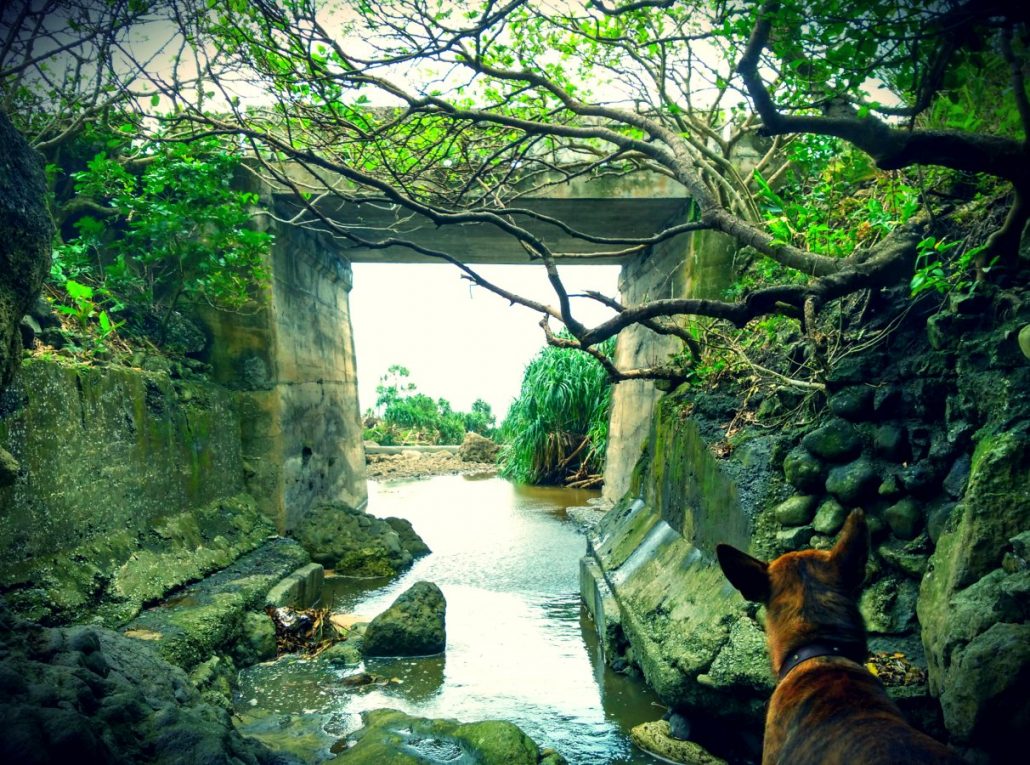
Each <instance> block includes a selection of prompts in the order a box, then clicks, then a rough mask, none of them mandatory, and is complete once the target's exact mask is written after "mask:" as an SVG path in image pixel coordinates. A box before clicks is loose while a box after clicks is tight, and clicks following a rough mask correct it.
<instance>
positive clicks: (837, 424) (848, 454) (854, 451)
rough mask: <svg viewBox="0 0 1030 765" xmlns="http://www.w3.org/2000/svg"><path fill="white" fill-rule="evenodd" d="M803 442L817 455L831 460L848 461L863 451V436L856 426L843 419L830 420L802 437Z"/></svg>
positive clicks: (803, 444)
mask: <svg viewBox="0 0 1030 765" xmlns="http://www.w3.org/2000/svg"><path fill="white" fill-rule="evenodd" d="M801 444H802V446H804V447H805V448H806V449H808V451H810V452H811V453H812V454H814V455H815V456H817V457H822V458H823V459H825V460H829V461H830V462H847V461H848V460H852V459H854V458H855V457H857V456H858V454H859V452H861V451H862V438H861V436H859V434H858V431H857V430H856V429H855V426H854V425H852V424H851V423H850V422H846V421H845V420H841V419H834V420H830V422H828V423H826V424H825V425H823V426H822V427H821V428H816V429H815V430H813V431H811V432H810V433H809V434H808V435H806V436H805V437H804V438H803V439H801Z"/></svg>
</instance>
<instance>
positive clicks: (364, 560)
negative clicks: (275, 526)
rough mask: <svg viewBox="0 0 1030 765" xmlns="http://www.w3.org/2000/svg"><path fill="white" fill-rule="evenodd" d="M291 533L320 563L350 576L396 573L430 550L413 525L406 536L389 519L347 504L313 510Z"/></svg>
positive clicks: (338, 572) (406, 532)
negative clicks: (386, 519)
mask: <svg viewBox="0 0 1030 765" xmlns="http://www.w3.org/2000/svg"><path fill="white" fill-rule="evenodd" d="M409 531H410V534H409V533H408V532H409ZM290 533H291V534H292V535H293V537H294V538H295V539H296V540H297V541H298V542H300V544H301V545H302V546H303V547H304V549H306V550H307V551H308V553H310V555H311V558H312V560H314V561H315V562H316V563H321V564H322V565H323V566H325V567H326V568H331V569H334V570H335V571H336V573H337V574H347V575H350V576H393V575H394V574H396V573H397V572H398V571H400V570H402V569H404V568H406V567H407V566H410V565H411V562H412V561H413V560H414V558H415V556H416V555H421V554H424V552H425V550H428V549H429V548H427V547H425V543H423V542H422V540H421V539H420V538H419V537H418V535H417V534H415V532H414V530H411V529H410V524H408V528H407V529H406V530H405V533H404V537H403V538H402V536H401V534H399V533H398V532H397V530H396V528H395V527H394V526H393V525H391V524H390V523H389V522H387V521H385V520H383V519H381V518H376V517H375V516H373V515H369V514H368V513H366V512H364V511H362V510H355V509H354V508H352V507H348V506H347V505H343V504H332V505H323V506H322V507H319V508H317V509H315V510H312V511H311V512H309V513H308V514H307V515H306V516H305V517H304V519H303V520H302V521H301V523H300V524H299V526H298V527H297V528H294V529H293V530H291V532H290ZM416 540H417V543H416ZM413 551H414V552H413Z"/></svg>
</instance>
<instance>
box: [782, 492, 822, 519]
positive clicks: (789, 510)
mask: <svg viewBox="0 0 1030 765" xmlns="http://www.w3.org/2000/svg"><path fill="white" fill-rule="evenodd" d="M815 502H816V497H814V496H812V495H799V496H796V497H791V498H790V499H788V500H785V501H784V502H781V503H780V504H778V505H777V506H776V509H775V510H773V514H774V515H775V516H776V520H777V521H779V523H781V524H782V525H784V526H804V525H805V524H806V523H808V522H809V521H811V520H812V514H813V512H814V510H815Z"/></svg>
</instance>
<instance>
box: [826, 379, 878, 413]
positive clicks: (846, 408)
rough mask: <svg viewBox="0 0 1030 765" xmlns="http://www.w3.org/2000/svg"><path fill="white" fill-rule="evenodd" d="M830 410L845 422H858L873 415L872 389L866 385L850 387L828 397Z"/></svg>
mask: <svg viewBox="0 0 1030 765" xmlns="http://www.w3.org/2000/svg"><path fill="white" fill-rule="evenodd" d="M829 404H830V410H831V411H832V412H833V413H834V414H835V415H837V416H838V417H843V418H844V419H845V420H851V421H852V422H858V421H861V420H866V419H869V417H870V416H871V415H872V413H873V389H872V388H870V387H869V386H868V385H852V386H849V387H847V388H842V389H841V390H839V391H837V392H836V393H834V394H833V395H832V396H830V401H829Z"/></svg>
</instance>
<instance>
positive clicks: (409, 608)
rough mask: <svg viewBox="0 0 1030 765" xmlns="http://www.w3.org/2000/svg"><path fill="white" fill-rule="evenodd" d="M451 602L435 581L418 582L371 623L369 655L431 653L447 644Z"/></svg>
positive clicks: (366, 647) (367, 635) (367, 639)
mask: <svg viewBox="0 0 1030 765" xmlns="http://www.w3.org/2000/svg"><path fill="white" fill-rule="evenodd" d="M446 612H447V601H446V599H445V598H444V596H443V593H442V592H441V591H440V588H439V587H437V586H436V585H435V584H433V583H432V582H416V583H415V584H413V585H412V586H411V587H410V588H409V589H408V590H406V591H405V592H404V593H402V594H401V595H400V596H399V597H398V598H397V599H396V600H395V601H394V602H393V604H392V605H391V606H390V607H389V608H388V609H386V610H385V611H383V613H381V614H379V615H378V616H377V617H375V618H374V619H373V620H372V621H371V622H369V625H368V628H367V629H366V630H365V638H364V648H363V650H364V652H365V655H366V656H428V655H430V654H435V653H440V652H441V651H443V650H444V648H445V647H446V646H447V633H446V624H445V622H446Z"/></svg>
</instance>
